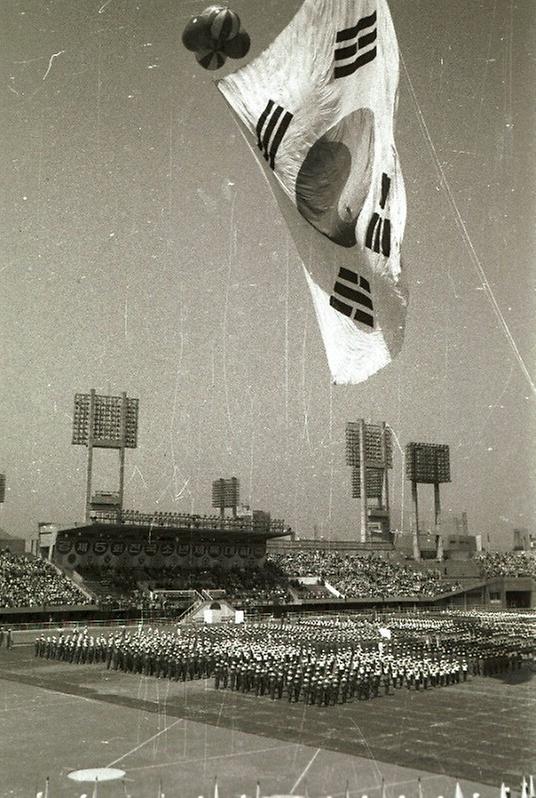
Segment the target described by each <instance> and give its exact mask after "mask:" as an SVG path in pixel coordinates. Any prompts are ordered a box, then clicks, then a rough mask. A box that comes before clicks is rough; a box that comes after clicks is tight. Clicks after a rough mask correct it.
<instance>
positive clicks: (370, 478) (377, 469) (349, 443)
mask: <svg viewBox="0 0 536 798" xmlns="http://www.w3.org/2000/svg"><path fill="white" fill-rule="evenodd" d="M346 464H347V465H349V466H351V467H352V498H354V499H361V512H360V525H359V526H360V528H359V540H360V542H361V543H366V542H367V541H370V540H371V539H373V538H374V537H376V538H379V539H381V540H388V539H389V535H390V518H389V478H388V469H389V468H392V466H393V447H392V439H391V431H390V430H389V429H388V428H387V425H386V423H385V421H383V422H382V423H381V424H367V423H365V421H364V420H363V419H360V420H359V421H349V422H348V423H347V424H346ZM370 501H372V502H373V503H372V504H370Z"/></svg>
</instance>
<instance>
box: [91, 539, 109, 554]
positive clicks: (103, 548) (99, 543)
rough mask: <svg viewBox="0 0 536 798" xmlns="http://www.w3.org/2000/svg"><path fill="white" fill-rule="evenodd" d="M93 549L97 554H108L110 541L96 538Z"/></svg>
mask: <svg viewBox="0 0 536 798" xmlns="http://www.w3.org/2000/svg"><path fill="white" fill-rule="evenodd" d="M93 551H94V553H95V554H98V555H99V556H101V555H102V554H106V552H107V551H108V541H107V540H96V541H95V542H94V543H93Z"/></svg>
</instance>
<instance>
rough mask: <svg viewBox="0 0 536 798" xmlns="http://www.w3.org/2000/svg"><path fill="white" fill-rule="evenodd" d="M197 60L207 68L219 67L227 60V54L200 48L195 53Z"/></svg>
mask: <svg viewBox="0 0 536 798" xmlns="http://www.w3.org/2000/svg"><path fill="white" fill-rule="evenodd" d="M195 57H196V59H197V62H198V63H199V64H201V66H202V67H204V68H205V69H219V68H220V67H221V66H223V65H224V64H225V62H226V60H227V58H226V56H225V55H224V54H223V53H221V52H219V51H218V50H212V49H211V50H199V52H197V53H196V54H195Z"/></svg>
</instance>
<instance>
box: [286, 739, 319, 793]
mask: <svg viewBox="0 0 536 798" xmlns="http://www.w3.org/2000/svg"><path fill="white" fill-rule="evenodd" d="M321 750H322V749H321V748H317V749H316V751H315V752H314V754H313V755H312V757H311V759H310V760H309V764H308V765H306V766H305V767H304V769H303V770H302V772H301V775H300V777H299V778H298V781H296V782H295V784H294V786H293V787H292V789H291V791H290V795H292V793H293V792H294V790H295V789H296V787H297V786H298V784H299V783H300V781H301V780H302V779H303V777H304V776H305V774H306V773H307V771H308V770H309V768H310V767H311V765H312V764H313V762H314V761H315V759H316V758H317V756H318V754H319V753H320V751H321Z"/></svg>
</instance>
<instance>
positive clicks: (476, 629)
mask: <svg viewBox="0 0 536 798" xmlns="http://www.w3.org/2000/svg"><path fill="white" fill-rule="evenodd" d="M385 624H389V626H388V627H387V628H386V627H385ZM533 629H534V626H533V625H532V624H528V625H526V624H515V623H513V622H512V621H510V624H509V626H508V628H506V627H505V626H504V625H501V624H499V625H497V624H496V623H495V622H486V619H485V618H484V619H480V621H477V622H475V619H474V618H465V617H463V616H462V617H461V618H459V619H454V620H447V619H445V622H444V623H443V624H442V622H441V619H434V618H429V619H418V620H415V622H412V619H407V618H405V619H396V618H383V619H380V620H379V621H375V622H371V621H369V620H363V619H350V620H337V619H326V618H318V619H310V620H306V621H298V622H275V621H273V622H268V623H254V624H251V625H250V624H247V625H242V626H231V627H229V626H221V625H220V626H208V625H207V626H203V627H197V628H196V627H193V626H190V627H182V626H181V627H178V629H177V630H173V631H168V630H162V629H151V628H149V629H143V628H141V627H139V628H138V629H136V630H134V631H132V630H129V629H127V628H126V627H123V628H122V629H120V630H118V631H117V632H115V633H113V634H109V635H107V636H106V635H97V636H93V635H90V634H89V632H88V630H87V629H82V630H80V631H76V632H69V633H64V632H63V631H61V630H60V631H59V632H58V634H56V635H52V636H45V635H41V636H40V637H39V638H38V639H37V640H36V641H35V655H36V656H37V657H45V658H47V659H59V660H63V661H67V662H71V663H75V664H92V663H104V664H105V665H106V667H107V668H108V669H113V670H123V671H126V672H130V673H137V674H142V675H144V676H153V677H156V678H167V679H171V680H175V681H179V680H181V681H186V680H190V679H207V678H213V679H214V687H215V688H216V689H217V690H224V689H227V690H234V691H236V692H240V693H249V694H254V695H255V696H258V697H269V698H271V699H273V700H275V699H285V700H287V701H288V702H289V703H294V702H303V703H305V704H315V705H319V706H322V705H324V706H329V705H334V704H343V703H346V702H348V701H362V700H367V699H371V698H376V697H378V696H380V695H389V694H391V693H392V692H393V690H395V689H400V688H406V689H408V690H427V689H428V688H432V687H446V686H448V685H451V684H457V683H459V682H463V681H466V680H467V679H468V678H469V677H471V676H473V675H477V674H479V675H484V676H486V675H493V674H495V673H500V672H504V671H512V670H516V669H518V668H520V667H521V665H522V662H523V659H524V658H530V657H532V656H533V652H534V634H533ZM382 634H383V636H382Z"/></svg>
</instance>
